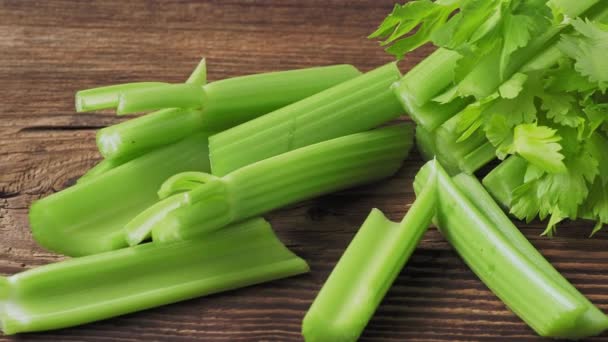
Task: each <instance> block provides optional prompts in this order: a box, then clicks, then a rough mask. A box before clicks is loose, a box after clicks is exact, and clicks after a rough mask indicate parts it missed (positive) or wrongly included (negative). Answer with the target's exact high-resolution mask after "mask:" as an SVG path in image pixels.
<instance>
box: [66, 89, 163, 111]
mask: <svg viewBox="0 0 608 342" xmlns="http://www.w3.org/2000/svg"><path fill="white" fill-rule="evenodd" d="M164 85H167V83H163V82H135V83H125V84H117V85H111V86H107V87H99V88H93V89H87V90H81V91H79V92H77V93H76V111H77V112H79V113H80V112H89V111H93V110H99V109H109V108H116V107H118V102H119V100H120V95H121V94H122V93H123V92H125V91H132V90H135V89H139V90H143V89H151V88H156V87H160V86H164Z"/></svg>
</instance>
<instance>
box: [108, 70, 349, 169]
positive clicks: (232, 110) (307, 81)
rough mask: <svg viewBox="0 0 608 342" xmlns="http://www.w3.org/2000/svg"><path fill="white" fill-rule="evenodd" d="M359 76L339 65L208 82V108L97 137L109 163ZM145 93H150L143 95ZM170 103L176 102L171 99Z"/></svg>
mask: <svg viewBox="0 0 608 342" xmlns="http://www.w3.org/2000/svg"><path fill="white" fill-rule="evenodd" d="M197 70H198V68H197ZM195 74H197V73H196V72H194V73H193V75H195ZM360 74H361V73H360V72H359V71H358V70H357V69H356V68H354V67H353V66H351V65H335V66H327V67H317V68H308V69H300V70H290V71H280V72H271V73H265V74H258V75H249V76H242V77H235V78H230V79H226V80H221V81H217V82H213V83H209V84H207V85H205V86H204V87H203V88H202V93H201V94H203V95H201V96H203V97H204V103H205V106H204V108H203V109H201V110H195V109H189V110H184V109H175V108H172V109H164V110H159V111H156V112H153V113H149V114H147V115H144V116H141V117H138V118H135V119H132V120H129V121H125V122H122V123H120V124H117V125H114V126H110V127H107V128H104V129H101V130H100V131H99V132H98V133H97V146H98V148H99V151H100V152H101V154H102V155H103V156H104V157H105V158H107V159H116V158H124V157H125V156H133V155H138V154H141V153H142V151H146V150H150V149H152V148H156V147H158V146H163V145H166V144H168V143H171V142H174V141H177V140H179V139H181V138H183V137H186V136H188V135H190V134H192V133H193V132H196V131H200V130H215V131H218V130H222V129H226V128H229V127H232V126H234V125H237V124H240V123H242V122H245V121H248V120H251V119H253V118H256V117H258V116H260V115H262V114H266V113H268V112H271V111H273V110H276V109H279V108H281V107H283V106H286V105H288V104H290V103H293V102H296V101H299V100H301V99H304V98H306V97H309V96H311V95H314V94H316V93H318V92H320V91H322V90H325V89H327V88H330V87H332V86H334V85H336V84H339V83H341V82H344V81H346V80H349V79H352V78H354V77H356V76H358V75H360ZM140 95H142V96H143V95H145V94H143V92H142V93H141V94H140ZM161 95H162V94H161ZM161 97H162V96H158V98H161ZM147 98H148V97H146V96H143V97H141V98H140V99H141V100H142V101H143V102H139V104H140V105H145V106H148V103H146V99H147ZM166 100H167V101H172V98H171V97H169V98H168V99H166ZM152 102H153V100H150V103H152ZM166 104H167V105H168V104H169V103H168V102H167V103H166ZM170 104H171V105H176V103H170ZM157 105H158V104H157ZM148 108H150V106H148Z"/></svg>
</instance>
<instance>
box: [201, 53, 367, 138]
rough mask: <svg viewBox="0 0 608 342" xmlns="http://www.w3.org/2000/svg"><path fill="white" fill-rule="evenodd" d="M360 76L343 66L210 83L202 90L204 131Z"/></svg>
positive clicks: (225, 126)
mask: <svg viewBox="0 0 608 342" xmlns="http://www.w3.org/2000/svg"><path fill="white" fill-rule="evenodd" d="M360 75H361V72H360V71H359V70H357V69H356V68H355V67H354V66H352V65H348V64H343V65H332V66H325V67H316V68H307V69H299V70H289V71H280V72H270V73H264V74H258V75H251V76H242V77H235V78H229V79H225V80H221V81H217V82H212V83H209V84H207V85H206V86H205V87H204V92H205V96H206V105H205V108H204V109H203V118H204V121H205V128H206V129H208V130H218V131H219V130H224V129H227V128H230V127H233V126H236V125H238V124H241V123H243V122H247V121H249V120H253V119H255V118H257V117H258V116H260V115H264V114H266V113H270V112H272V111H274V110H277V109H279V108H282V107H285V106H287V105H290V104H292V103H294V102H297V101H300V100H302V99H305V98H307V97H309V96H313V95H315V94H317V93H319V92H321V91H324V90H326V89H329V88H331V87H333V86H335V85H338V84H340V83H343V82H346V81H348V80H351V79H353V78H356V77H358V76H360Z"/></svg>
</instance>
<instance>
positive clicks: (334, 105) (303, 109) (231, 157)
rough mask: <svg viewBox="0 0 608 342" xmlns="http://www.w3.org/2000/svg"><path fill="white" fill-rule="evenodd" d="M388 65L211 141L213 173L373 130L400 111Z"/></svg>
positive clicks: (392, 66)
mask: <svg viewBox="0 0 608 342" xmlns="http://www.w3.org/2000/svg"><path fill="white" fill-rule="evenodd" d="M400 75H401V74H400V72H399V70H398V69H397V67H396V65H395V64H394V63H390V64H388V65H385V66H383V67H380V68H378V69H375V70H373V71H370V72H368V73H366V74H363V75H361V76H359V77H357V78H354V79H352V80H350V81H347V82H344V83H342V84H339V85H337V86H335V87H333V88H330V89H327V90H325V91H323V92H321V93H318V94H316V95H313V96H311V97H309V98H306V99H304V100H302V101H299V102H296V103H294V104H292V105H289V106H286V107H284V108H281V109H279V110H277V111H274V112H272V113H269V114H267V115H264V116H261V117H259V118H257V119H255V120H251V121H249V122H246V123H244V124H241V125H239V126H236V127H233V128H231V129H229V130H226V131H224V132H221V133H218V134H215V135H213V136H212V137H211V138H210V139H209V151H210V157H209V158H210V160H211V165H212V172H213V174H215V175H218V176H222V175H226V174H228V173H229V172H231V171H234V170H236V169H238V168H240V167H243V166H246V165H248V164H252V163H255V162H257V161H260V160H263V159H265V158H270V157H272V156H276V155H278V154H281V153H285V152H288V151H290V150H293V149H296V148H299V147H304V146H307V145H310V144H314V143H317V142H320V141H324V140H327V139H332V138H336V137H339V136H343V135H347V134H352V133H357V132H361V131H364V130H367V129H371V128H374V127H376V126H379V125H381V124H382V123H384V122H387V121H390V120H392V119H394V118H396V117H398V116H399V115H400V114H401V113H402V112H403V109H402V108H401V105H400V104H399V102H398V101H397V100H396V98H395V97H394V95H393V94H392V91H391V89H390V88H391V85H392V84H393V83H394V82H395V81H397V80H398V79H399V77H400Z"/></svg>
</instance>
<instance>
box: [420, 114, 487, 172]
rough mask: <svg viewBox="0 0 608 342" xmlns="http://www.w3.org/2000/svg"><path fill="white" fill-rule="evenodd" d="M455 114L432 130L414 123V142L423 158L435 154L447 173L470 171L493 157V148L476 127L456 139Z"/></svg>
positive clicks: (456, 119) (428, 158) (477, 168)
mask: <svg viewBox="0 0 608 342" xmlns="http://www.w3.org/2000/svg"><path fill="white" fill-rule="evenodd" d="M458 118H459V117H458V116H455V117H453V118H452V119H450V120H448V121H447V122H445V123H444V124H443V125H441V126H439V128H437V129H436V130H435V131H433V132H429V131H427V130H426V129H424V127H422V126H417V127H416V143H417V145H418V148H419V149H420V150H421V151H422V156H423V157H424V158H425V159H427V160H430V159H432V158H435V157H436V158H437V160H438V161H439V162H440V163H441V164H442V165H444V167H445V169H446V170H448V172H449V173H450V174H456V173H459V172H466V173H469V174H472V173H474V172H475V171H477V170H479V169H480V168H481V167H483V166H484V165H486V164H487V163H489V162H490V161H492V160H494V159H495V158H496V149H495V148H494V146H492V144H490V143H489V142H488V141H487V139H486V137H485V135H484V134H483V132H480V131H478V132H475V133H474V134H473V135H472V136H471V137H469V138H468V139H466V140H464V141H460V142H459V141H458V138H459V137H460V135H459V134H457V132H456V125H457V122H458Z"/></svg>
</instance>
